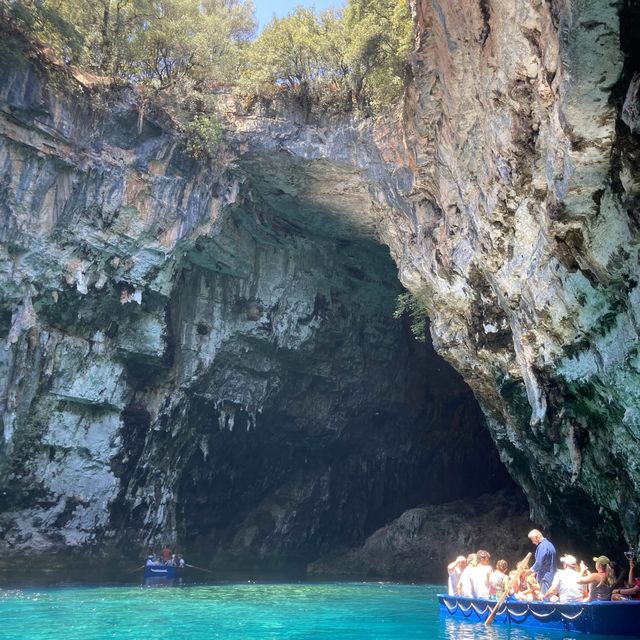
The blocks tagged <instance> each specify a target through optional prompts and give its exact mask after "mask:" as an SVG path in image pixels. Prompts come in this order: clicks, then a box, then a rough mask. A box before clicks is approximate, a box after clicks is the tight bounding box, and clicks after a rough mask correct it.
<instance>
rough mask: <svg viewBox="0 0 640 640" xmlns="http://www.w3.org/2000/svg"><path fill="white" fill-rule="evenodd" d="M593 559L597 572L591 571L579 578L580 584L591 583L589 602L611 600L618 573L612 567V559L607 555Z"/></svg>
mask: <svg viewBox="0 0 640 640" xmlns="http://www.w3.org/2000/svg"><path fill="white" fill-rule="evenodd" d="M593 561H594V562H595V565H596V570H595V573H590V574H589V575H587V576H584V577H583V578H580V579H579V580H578V583H579V584H585V585H589V598H588V600H589V602H592V601H593V600H611V595H612V592H613V584H614V582H615V581H616V575H615V573H614V572H613V569H612V568H611V560H609V558H607V556H598V557H597V558H594V559H593Z"/></svg>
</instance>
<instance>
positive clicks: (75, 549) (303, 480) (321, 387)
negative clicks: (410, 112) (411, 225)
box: [0, 60, 511, 571]
mask: <svg viewBox="0 0 640 640" xmlns="http://www.w3.org/2000/svg"><path fill="white" fill-rule="evenodd" d="M0 95H1V97H2V103H3V105H4V106H3V110H2V114H1V116H0V132H1V133H2V138H1V147H0V154H1V155H0V168H1V177H0V184H1V185H2V186H1V189H2V216H3V224H2V228H1V230H0V233H2V237H1V241H2V242H1V244H0V274H1V280H2V288H1V289H0V291H1V293H0V309H1V315H0V317H1V318H2V324H1V330H0V350H1V351H0V353H1V354H2V355H1V357H0V367H1V369H2V372H1V373H2V375H1V376H0V416H1V423H0V425H1V427H2V447H1V451H0V478H1V480H2V503H1V504H0V524H1V528H2V535H1V536H0V548H2V549H3V550H4V551H5V553H6V554H7V555H10V556H11V558H12V562H14V563H15V562H16V561H17V560H18V559H19V558H20V556H21V554H23V555H24V556H25V557H26V558H29V557H34V554H36V555H37V553H46V554H47V555H48V557H50V556H51V554H52V553H57V552H59V553H61V554H66V557H67V559H68V558H69V555H70V554H71V555H73V554H74V553H75V554H80V555H81V556H83V557H85V558H86V557H87V555H88V554H90V555H92V556H93V557H98V558H99V557H104V556H109V559H110V561H113V558H118V557H122V555H123V554H124V555H127V554H129V555H132V556H138V555H139V554H140V553H145V552H146V551H147V549H148V548H149V547H155V546H157V545H160V544H171V545H174V546H175V545H177V546H179V547H180V549H181V550H183V551H185V552H187V553H189V555H190V558H191V559H192V561H194V562H196V564H198V563H199V564H207V566H211V567H215V568H216V569H217V570H219V571H225V570H229V569H230V568H233V569H234V570H245V571H248V570H251V571H256V570H261V571H275V570H279V571H282V570H300V569H301V568H303V567H304V566H305V565H306V564H307V563H308V562H309V561H310V560H313V559H315V558H318V557H319V556H321V555H322V554H326V553H329V552H334V551H336V550H337V549H341V548H347V547H350V546H353V545H357V544H359V543H361V542H362V541H363V540H364V539H365V538H366V536H367V535H369V534H370V533H372V532H373V531H374V530H375V529H376V528H378V527H380V526H382V525H384V524H385V523H386V522H388V520H389V519H390V518H394V517H396V516H398V515H399V514H400V513H401V512H402V511H403V509H405V508H408V507H412V506H414V505H416V504H418V503H422V502H442V501H446V500H451V499H456V498H459V497H462V496H468V495H477V494H479V493H481V492H483V491H491V490H494V489H497V488H499V487H501V486H504V485H505V484H510V483H511V481H510V479H509V478H508V476H507V475H506V472H505V470H504V467H503V466H502V465H501V463H500V462H499V459H498V456H497V453H496V451H495V450H494V449H493V448H492V445H491V442H490V439H489V437H488V434H487V432H486V428H485V426H484V423H483V418H482V416H481V414H480V412H479V408H478V406H477V404H476V402H475V400H474V399H473V396H472V394H471V392H470V391H469V389H468V387H466V385H464V383H463V382H462V380H461V379H460V377H459V376H458V375H457V374H456V373H455V372H454V371H453V370H452V369H451V368H450V367H449V366H448V365H447V364H446V363H445V362H444V361H443V360H442V359H441V358H439V357H438V356H437V355H436V354H435V352H434V350H433V348H432V347H431V345H430V344H429V343H427V344H425V345H422V344H420V343H417V342H415V340H414V339H413V337H412V335H411V332H410V330H409V327H408V321H407V320H406V319H405V320H404V321H398V320H395V319H394V318H393V311H394V307H395V304H396V298H397V296H398V294H399V293H400V292H401V291H402V287H401V286H400V283H399V281H398V274H397V269H396V267H395V265H394V263H393V261H392V259H391V257H390V255H389V251H388V248H387V247H386V246H384V244H382V243H381V231H380V230H381V228H383V227H385V226H386V225H388V224H389V220H390V219H391V213H390V211H391V209H390V207H389V205H388V204H387V203H386V201H385V198H386V196H385V195H384V194H385V193H388V194H390V196H389V197H392V196H393V193H395V191H394V189H395V190H396V191H397V186H398V185H402V184H408V183H407V180H408V178H409V177H410V173H409V172H408V171H407V170H406V169H402V170H397V167H396V165H395V164H394V163H393V162H390V161H389V159H385V158H383V157H382V156H381V154H380V151H379V148H378V139H377V138H376V136H378V135H380V134H379V133H378V132H377V131H374V129H373V127H372V123H364V124H363V123H358V122H353V121H348V122H343V123H341V124H340V125H339V126H335V127H334V128H333V129H331V130H330V131H327V130H324V131H323V129H322V128H321V127H318V126H308V127H307V126H305V125H303V124H302V123H300V122H298V121H297V117H298V116H297V115H296V114H295V112H284V111H282V110H280V111H276V112H273V113H272V112H264V113H262V112H259V111H256V112H253V113H251V114H238V113H237V111H236V109H235V107H233V105H232V104H231V103H229V102H228V100H226V98H224V97H221V101H223V102H224V101H226V103H228V105H229V109H230V111H229V114H228V118H229V126H230V128H231V129H232V131H234V132H235V133H233V134H232V137H231V139H230V141H229V151H228V152H227V153H228V156H226V157H224V158H220V159H218V162H217V163H216V164H215V166H214V165H208V164H197V163H195V162H193V161H192V160H191V159H190V158H189V157H188V156H187V155H186V154H185V152H184V149H183V147H182V146H181V143H180V141H179V139H177V138H176V137H174V136H173V135H172V134H171V133H170V132H167V131H165V130H164V129H163V128H162V127H161V126H160V125H159V124H158V123H157V122H156V121H154V120H153V119H149V118H145V117H143V116H142V115H141V114H140V112H139V110H138V107H137V102H136V96H135V94H133V93H130V92H128V91H124V90H121V91H120V92H119V93H114V92H113V91H111V90H108V89H106V88H100V86H93V87H91V86H88V85H87V84H86V78H85V83H84V84H82V83H79V82H77V81H76V80H75V79H74V78H73V77H71V75H70V74H69V73H68V72H67V71H63V70H62V71H61V70H54V71H52V70H51V69H50V68H48V67H47V65H46V64H45V65H43V64H42V63H39V62H37V61H34V60H32V61H31V62H30V64H29V65H28V66H26V67H25V68H22V69H3V70H2V74H1V77H0ZM287 146H289V147H290V148H287ZM365 165H366V166H367V169H366V171H365V170H364V169H363V167H364V166H365ZM216 166H217V167H218V169H216V168H215V167H216ZM389 185H391V186H389ZM374 189H377V190H378V191H377V193H378V196H377V200H378V202H377V203H374V202H372V193H374ZM384 212H386V213H384ZM383 213H384V215H383ZM478 448H480V449H481V450H486V451H487V453H486V455H484V456H483V457H482V458H478V456H477V455H476V450H477V449H478ZM452 468H453V469H457V468H464V469H465V470H466V474H465V475H464V476H462V475H460V474H458V473H452V472H451V469H452ZM63 557H65V556H63Z"/></svg>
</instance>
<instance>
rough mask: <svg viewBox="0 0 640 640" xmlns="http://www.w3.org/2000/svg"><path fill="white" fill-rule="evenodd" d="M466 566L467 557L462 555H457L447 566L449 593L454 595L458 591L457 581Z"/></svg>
mask: <svg viewBox="0 0 640 640" xmlns="http://www.w3.org/2000/svg"><path fill="white" fill-rule="evenodd" d="M466 566H467V559H466V558H465V557H464V556H458V557H457V558H456V559H455V560H454V561H453V562H452V563H451V564H449V566H448V567H447V573H448V574H449V595H450V596H455V595H456V593H458V582H460V576H461V575H462V572H463V571H464V569H465V567H466Z"/></svg>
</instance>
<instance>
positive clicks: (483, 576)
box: [471, 549, 492, 598]
mask: <svg viewBox="0 0 640 640" xmlns="http://www.w3.org/2000/svg"><path fill="white" fill-rule="evenodd" d="M476 557H477V558H478V564H477V565H476V566H475V567H474V569H473V572H472V573H471V588H472V590H473V596H474V598H488V597H489V576H490V575H491V573H492V569H491V554H490V553H489V552H488V551H485V550H484V549H480V550H479V551H477V552H476Z"/></svg>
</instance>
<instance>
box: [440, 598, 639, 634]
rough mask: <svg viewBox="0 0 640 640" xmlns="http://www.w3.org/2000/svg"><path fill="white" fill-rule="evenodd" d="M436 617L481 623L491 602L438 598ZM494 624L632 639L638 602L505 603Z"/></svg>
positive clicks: (474, 599)
mask: <svg viewBox="0 0 640 640" xmlns="http://www.w3.org/2000/svg"><path fill="white" fill-rule="evenodd" d="M438 602H439V604H440V613H441V615H443V616H445V617H453V618H456V619H459V620H467V621H469V622H484V621H485V620H486V619H487V618H488V616H489V614H490V613H491V611H493V608H494V607H495V605H496V601H495V600H485V599H484V598H464V597H462V596H447V595H438ZM494 623H496V624H503V625H504V624H506V625H509V626H511V627H537V628H544V629H559V630H561V631H577V632H579V633H601V634H609V635H616V636H625V635H627V636H635V637H636V638H637V637H638V634H639V633H640V601H634V600H621V601H617V602H572V603H564V604H560V603H557V602H525V601H520V600H506V601H505V602H504V603H502V604H501V605H500V607H499V609H498V611H497V613H496V616H495V618H494Z"/></svg>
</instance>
